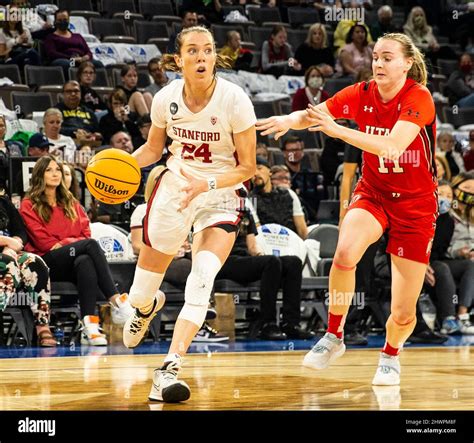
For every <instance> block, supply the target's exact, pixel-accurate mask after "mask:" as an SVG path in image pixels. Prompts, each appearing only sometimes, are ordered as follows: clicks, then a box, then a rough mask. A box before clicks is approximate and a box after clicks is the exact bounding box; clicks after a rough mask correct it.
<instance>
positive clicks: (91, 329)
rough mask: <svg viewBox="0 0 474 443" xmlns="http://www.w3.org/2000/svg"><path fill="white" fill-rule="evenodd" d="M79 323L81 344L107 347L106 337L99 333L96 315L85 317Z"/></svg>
mask: <svg viewBox="0 0 474 443" xmlns="http://www.w3.org/2000/svg"><path fill="white" fill-rule="evenodd" d="M81 323H82V330H81V344H83V345H90V346H107V337H106V336H105V334H103V333H102V332H100V325H99V317H97V316H96V315H86V316H85V317H84V319H83V320H82V322H81Z"/></svg>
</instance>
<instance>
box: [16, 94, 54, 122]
mask: <svg viewBox="0 0 474 443" xmlns="http://www.w3.org/2000/svg"><path fill="white" fill-rule="evenodd" d="M12 102H13V106H14V107H16V106H18V108H17V109H18V110H19V112H18V114H20V115H23V116H24V117H27V118H28V117H29V116H31V114H32V113H33V112H35V111H46V109H48V108H51V107H52V106H53V100H52V98H51V95H50V94H49V93H47V92H36V93H31V92H16V91H13V92H12Z"/></svg>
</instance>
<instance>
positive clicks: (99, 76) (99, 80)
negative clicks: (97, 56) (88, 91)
mask: <svg viewBox="0 0 474 443" xmlns="http://www.w3.org/2000/svg"><path fill="white" fill-rule="evenodd" d="M77 71H78V68H69V78H70V79H71V80H77ZM93 86H110V84H109V79H108V77H107V70H106V69H105V68H96V70H95V82H94V85H93Z"/></svg>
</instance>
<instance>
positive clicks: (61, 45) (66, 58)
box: [44, 9, 104, 79]
mask: <svg viewBox="0 0 474 443" xmlns="http://www.w3.org/2000/svg"><path fill="white" fill-rule="evenodd" d="M54 27H55V31H54V32H53V33H51V34H49V35H48V36H47V37H46V39H45V40H44V50H45V53H46V57H47V58H48V60H49V62H50V63H51V65H53V66H61V67H62V68H63V72H64V78H65V79H68V78H69V68H70V67H71V66H73V67H74V66H79V65H80V64H81V63H82V62H87V61H90V62H92V63H93V64H94V66H95V67H96V68H103V67H104V65H103V64H102V62H100V61H98V60H94V59H93V57H92V53H91V51H90V49H89V46H87V43H86V41H85V40H84V37H82V35H81V34H76V33H73V32H71V31H69V12H68V11H66V10H65V9H58V10H57V11H56V12H55V13H54Z"/></svg>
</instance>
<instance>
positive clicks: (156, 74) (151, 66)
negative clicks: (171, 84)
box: [145, 58, 168, 96]
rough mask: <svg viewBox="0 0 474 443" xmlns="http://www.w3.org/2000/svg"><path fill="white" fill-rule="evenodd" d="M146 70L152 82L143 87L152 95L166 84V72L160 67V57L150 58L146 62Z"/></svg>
mask: <svg viewBox="0 0 474 443" xmlns="http://www.w3.org/2000/svg"><path fill="white" fill-rule="evenodd" d="M148 72H149V73H150V75H151V76H152V78H153V83H152V84H151V85H149V86H147V87H146V88H145V92H149V93H150V94H151V95H152V96H154V95H155V94H156V93H157V92H158V91H159V90H160V89H161V88H163V87H164V86H166V85H167V84H168V77H167V76H166V72H165V71H163V69H161V67H160V59H159V58H152V59H151V60H150V61H149V62H148Z"/></svg>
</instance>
